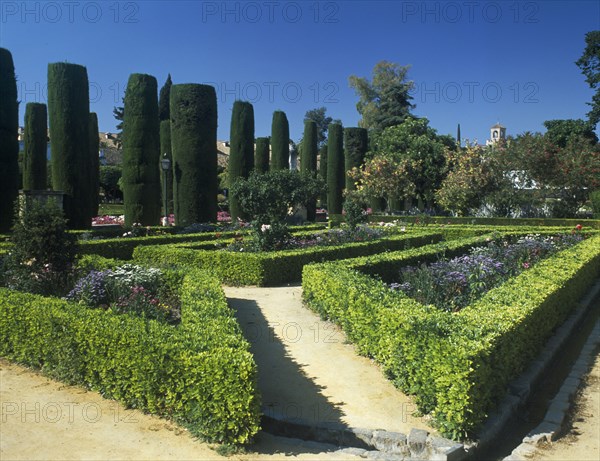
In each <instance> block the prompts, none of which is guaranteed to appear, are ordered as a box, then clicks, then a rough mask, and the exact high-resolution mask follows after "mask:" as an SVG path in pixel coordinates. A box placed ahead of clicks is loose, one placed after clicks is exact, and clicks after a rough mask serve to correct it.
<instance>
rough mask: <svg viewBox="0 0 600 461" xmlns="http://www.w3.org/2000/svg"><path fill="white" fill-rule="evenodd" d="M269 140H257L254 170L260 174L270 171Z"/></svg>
mask: <svg viewBox="0 0 600 461" xmlns="http://www.w3.org/2000/svg"><path fill="white" fill-rule="evenodd" d="M269 154H270V146H269V138H256V152H255V153H254V169H255V170H256V171H257V172H258V173H266V172H267V171H269Z"/></svg>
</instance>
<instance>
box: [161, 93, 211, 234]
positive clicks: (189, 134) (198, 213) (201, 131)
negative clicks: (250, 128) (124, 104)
mask: <svg viewBox="0 0 600 461" xmlns="http://www.w3.org/2000/svg"><path fill="white" fill-rule="evenodd" d="M170 101H171V102H170V112H171V146H172V155H173V166H172V168H173V180H174V185H173V201H174V206H175V222H176V223H177V225H178V226H189V225H190V224H194V223H202V222H216V221H217V192H218V191H217V188H218V178H217V147H216V146H217V93H216V92H215V89H214V87H212V86H209V85H199V84H192V83H190V84H181V85H173V86H172V87H171V100H170Z"/></svg>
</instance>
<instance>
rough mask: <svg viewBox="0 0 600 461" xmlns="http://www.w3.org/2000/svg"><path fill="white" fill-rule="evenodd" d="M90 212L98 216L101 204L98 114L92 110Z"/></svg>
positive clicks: (90, 125) (90, 123)
mask: <svg viewBox="0 0 600 461" xmlns="http://www.w3.org/2000/svg"><path fill="white" fill-rule="evenodd" d="M89 130H90V137H89V139H90V186H91V188H90V212H91V215H92V216H98V208H99V206H100V203H99V201H100V155H99V154H100V136H99V135H98V115H96V113H95V112H90V122H89Z"/></svg>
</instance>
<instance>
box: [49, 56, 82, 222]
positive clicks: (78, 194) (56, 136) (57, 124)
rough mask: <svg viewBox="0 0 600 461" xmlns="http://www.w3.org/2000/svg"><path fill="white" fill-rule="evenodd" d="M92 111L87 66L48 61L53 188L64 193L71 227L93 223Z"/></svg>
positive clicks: (66, 211) (64, 202)
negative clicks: (90, 124) (91, 201)
mask: <svg viewBox="0 0 600 461" xmlns="http://www.w3.org/2000/svg"><path fill="white" fill-rule="evenodd" d="M89 113H90V97H89V82H88V75H87V70H86V68H85V67H83V66H80V65H77V64H69V63H65V62H58V63H54V64H48V115H49V117H48V118H49V122H50V141H51V142H50V149H51V156H52V188H53V189H54V190H56V191H62V192H63V193H64V194H65V195H64V198H63V206H64V211H65V216H66V218H67V220H68V225H69V227H70V228H72V229H87V228H89V227H90V226H91V224H92V216H91V208H90V206H89V204H90V190H91V185H90V182H89V179H88V178H89V170H90V168H91V162H90V154H89V149H90V142H89V136H90V134H89Z"/></svg>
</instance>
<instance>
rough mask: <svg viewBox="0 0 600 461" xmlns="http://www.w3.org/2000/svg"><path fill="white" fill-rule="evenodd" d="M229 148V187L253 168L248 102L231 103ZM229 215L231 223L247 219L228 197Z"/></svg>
mask: <svg viewBox="0 0 600 461" xmlns="http://www.w3.org/2000/svg"><path fill="white" fill-rule="evenodd" d="M229 146H230V149H229V163H228V164H227V173H228V179H229V185H230V186H233V184H235V182H236V181H237V180H238V179H239V178H247V177H248V175H249V174H250V171H251V170H252V168H253V167H254V108H253V107H252V104H250V103H249V102H245V101H235V102H234V103H233V111H232V113H231V131H230V137H229ZM229 213H230V214H231V219H232V221H233V222H237V219H238V218H244V219H247V218H248V217H247V216H245V215H244V213H243V212H242V209H241V208H240V204H239V202H238V200H237V199H236V197H234V196H230V197H229Z"/></svg>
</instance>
